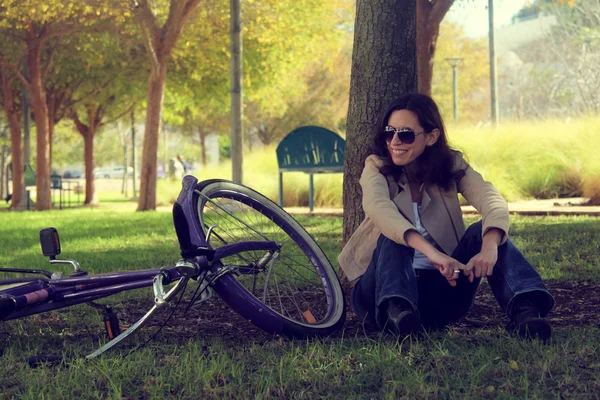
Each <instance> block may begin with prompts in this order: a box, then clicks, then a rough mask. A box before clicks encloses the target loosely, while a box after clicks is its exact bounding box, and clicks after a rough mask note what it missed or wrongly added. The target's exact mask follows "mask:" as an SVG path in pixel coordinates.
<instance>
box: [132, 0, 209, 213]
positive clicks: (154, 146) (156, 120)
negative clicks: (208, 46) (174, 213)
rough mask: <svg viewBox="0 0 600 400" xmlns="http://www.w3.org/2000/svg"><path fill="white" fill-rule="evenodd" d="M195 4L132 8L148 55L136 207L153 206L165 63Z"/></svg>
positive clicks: (142, 1)
mask: <svg viewBox="0 0 600 400" xmlns="http://www.w3.org/2000/svg"><path fill="white" fill-rule="evenodd" d="M198 4H200V0H171V1H170V2H169V5H168V7H167V6H166V5H165V4H164V2H158V3H155V2H151V1H148V0H137V1H135V2H134V5H133V8H132V10H133V12H134V14H135V18H136V20H137V22H138V24H139V27H140V30H141V32H142V37H143V39H144V43H145V45H146V50H147V52H148V56H149V57H150V76H149V77H148V92H147V93H148V95H147V100H146V101H147V104H146V124H145V131H144V149H143V151H142V171H141V172H142V175H141V178H140V196H139V201H138V207H137V210H138V211H146V210H154V209H156V168H157V160H158V134H159V130H160V126H161V114H162V106H163V99H164V92H165V82H166V79H167V66H168V62H169V60H170V58H171V54H172V53H173V50H174V49H175V46H176V44H177V41H178V40H179V37H180V36H181V32H182V30H183V27H184V26H185V24H186V22H187V21H188V19H189V18H190V16H191V14H192V13H193V12H194V10H195V9H196V7H197V6H198Z"/></svg>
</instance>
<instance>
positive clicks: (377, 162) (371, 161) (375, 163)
mask: <svg viewBox="0 0 600 400" xmlns="http://www.w3.org/2000/svg"><path fill="white" fill-rule="evenodd" d="M384 164H385V160H384V158H383V157H381V156H378V155H377V154H371V155H370V156H368V157H367V158H366V159H365V168H367V167H375V168H377V169H380V168H382V167H383V166H384Z"/></svg>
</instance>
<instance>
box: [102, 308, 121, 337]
mask: <svg viewBox="0 0 600 400" xmlns="http://www.w3.org/2000/svg"><path fill="white" fill-rule="evenodd" d="M103 319H104V329H105V330H106V335H107V336H108V339H109V340H113V339H114V338H116V337H117V336H119V335H120V334H121V327H120V326H119V318H118V317H117V313H115V312H114V311H113V309H112V307H111V306H106V308H105V309H104V318H103Z"/></svg>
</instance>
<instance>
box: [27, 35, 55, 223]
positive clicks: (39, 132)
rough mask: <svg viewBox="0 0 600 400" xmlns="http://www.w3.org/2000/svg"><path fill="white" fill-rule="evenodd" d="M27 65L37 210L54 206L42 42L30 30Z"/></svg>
mask: <svg viewBox="0 0 600 400" xmlns="http://www.w3.org/2000/svg"><path fill="white" fill-rule="evenodd" d="M28 34H30V35H28V36H29V37H28V47H27V67H28V69H29V96H30V99H31V109H32V111H33V113H34V114H35V128H36V140H37V157H36V171H35V176H36V189H37V197H36V202H35V208H36V210H39V211H42V210H49V209H50V208H52V199H51V197H50V140H49V137H48V135H49V134H50V129H49V126H48V125H49V124H48V106H47V105H46V92H45V90H44V85H43V83H42V70H41V59H40V52H41V46H42V42H41V41H40V40H38V39H37V38H36V37H35V36H34V34H33V32H28Z"/></svg>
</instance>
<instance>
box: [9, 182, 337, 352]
mask: <svg viewBox="0 0 600 400" xmlns="http://www.w3.org/2000/svg"><path fill="white" fill-rule="evenodd" d="M173 222H174V225H175V232H176V234H177V238H178V240H179V246H180V249H181V257H182V259H180V260H179V261H178V262H177V263H176V265H173V266H167V267H162V268H158V269H149V270H139V271H128V272H115V273H103V274H94V275H89V274H88V273H87V272H85V271H83V270H82V269H81V267H80V266H79V264H78V263H77V262H76V261H74V260H62V259H60V260H59V259H56V256H57V255H58V254H60V252H61V248H60V241H59V237H58V232H57V231H56V229H54V228H47V229H43V230H42V231H41V232H40V243H41V246H42V253H43V254H44V256H48V257H50V264H51V265H55V264H70V265H72V266H73V267H74V271H73V273H71V274H70V275H69V276H68V277H63V276H62V273H60V272H58V273H56V272H55V273H51V272H49V271H45V270H30V269H15V268H0V272H9V273H21V274H27V275H31V274H34V275H43V276H45V277H44V278H40V277H31V276H19V277H17V278H10V279H0V322H1V321H9V320H14V319H18V318H23V317H26V316H29V315H34V314H39V313H43V312H46V311H51V310H56V309H59V308H65V307H69V306H73V305H75V304H80V303H87V304H90V305H92V306H95V307H102V308H103V309H104V321H105V325H106V331H107V335H108V338H109V339H110V340H109V341H108V342H107V343H106V344H104V345H103V346H101V347H100V348H99V349H97V350H96V351H94V352H93V353H91V354H89V355H88V356H87V358H93V357H96V356H98V355H100V354H101V353H103V352H105V351H106V350H108V349H110V348H111V347H113V346H115V345H116V344H118V343H119V342H121V341H122V340H123V339H125V338H126V337H128V336H129V335H131V334H132V333H133V332H135V331H136V330H138V329H139V328H140V327H142V326H143V325H144V324H145V323H146V322H148V321H149V320H150V317H152V316H153V315H154V314H155V313H156V311H157V310H158V309H160V308H164V307H165V306H172V307H174V306H176V305H179V304H181V302H180V300H181V298H182V296H183V294H184V292H185V288H186V287H187V285H188V284H189V283H190V281H195V282H196V283H197V284H198V286H197V288H196V291H195V293H194V294H193V296H192V297H191V299H190V300H189V302H188V303H187V304H188V307H189V306H197V305H199V304H201V303H203V302H204V301H206V300H207V299H208V298H209V297H210V296H211V295H212V291H213V290H214V291H215V292H217V293H218V294H219V295H220V296H221V297H222V298H223V300H224V301H225V302H226V303H227V304H228V305H229V306H230V307H232V308H233V309H234V310H236V311H237V312H239V313H240V314H241V315H242V316H243V317H244V318H246V319H248V320H250V321H252V322H253V323H254V324H255V325H257V326H258V327H260V328H262V329H264V330H266V331H268V332H271V333H280V334H283V335H285V336H287V337H290V338H304V337H309V336H319V335H328V334H330V333H333V332H335V331H337V330H338V329H340V327H341V326H342V325H343V323H344V320H345V313H346V309H345V302H344V294H343V291H342V287H341V285H340V281H339V279H338V277H337V275H336V273H335V271H334V269H333V267H332V265H331V263H330V262H329V260H328V259H327V257H326V256H325V253H324V252H323V251H322V250H321V249H320V248H319V246H318V245H317V243H316V242H315V241H314V239H313V238H312V237H311V236H310V235H309V234H308V233H307V232H306V231H305V230H304V228H302V226H300V224H299V223H298V222H296V221H295V220H294V219H293V218H292V217H291V216H290V215H289V214H287V213H286V212H285V211H284V210H283V209H281V208H280V207H279V206H277V205H276V204H275V203H273V202H272V201H270V200H269V199H267V198H266V197H264V196H263V195H261V194H259V193H258V192H256V191H254V190H252V189H250V188H248V187H245V186H242V185H239V184H235V183H233V182H230V181H225V180H216V179H213V180H207V181H203V182H200V183H198V180H197V179H196V178H194V177H193V176H186V177H184V178H183V182H182V190H181V193H180V194H179V197H178V198H177V201H176V203H175V204H174V206H173ZM150 286H151V287H152V289H153V292H154V305H153V306H152V308H151V309H150V310H149V311H148V312H147V313H146V314H145V315H144V316H143V317H142V318H140V319H139V320H138V321H137V322H135V323H134V324H133V325H131V326H130V327H129V328H128V329H126V330H125V331H123V332H121V330H120V328H119V321H118V318H117V317H116V315H115V314H114V313H113V311H112V308H111V307H110V306H108V305H100V304H97V303H94V301H95V300H97V299H100V298H104V297H107V296H111V295H114V294H116V293H119V292H123V291H127V290H132V289H139V288H143V287H150ZM168 286H171V287H170V288H168ZM178 295H179V296H178Z"/></svg>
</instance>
